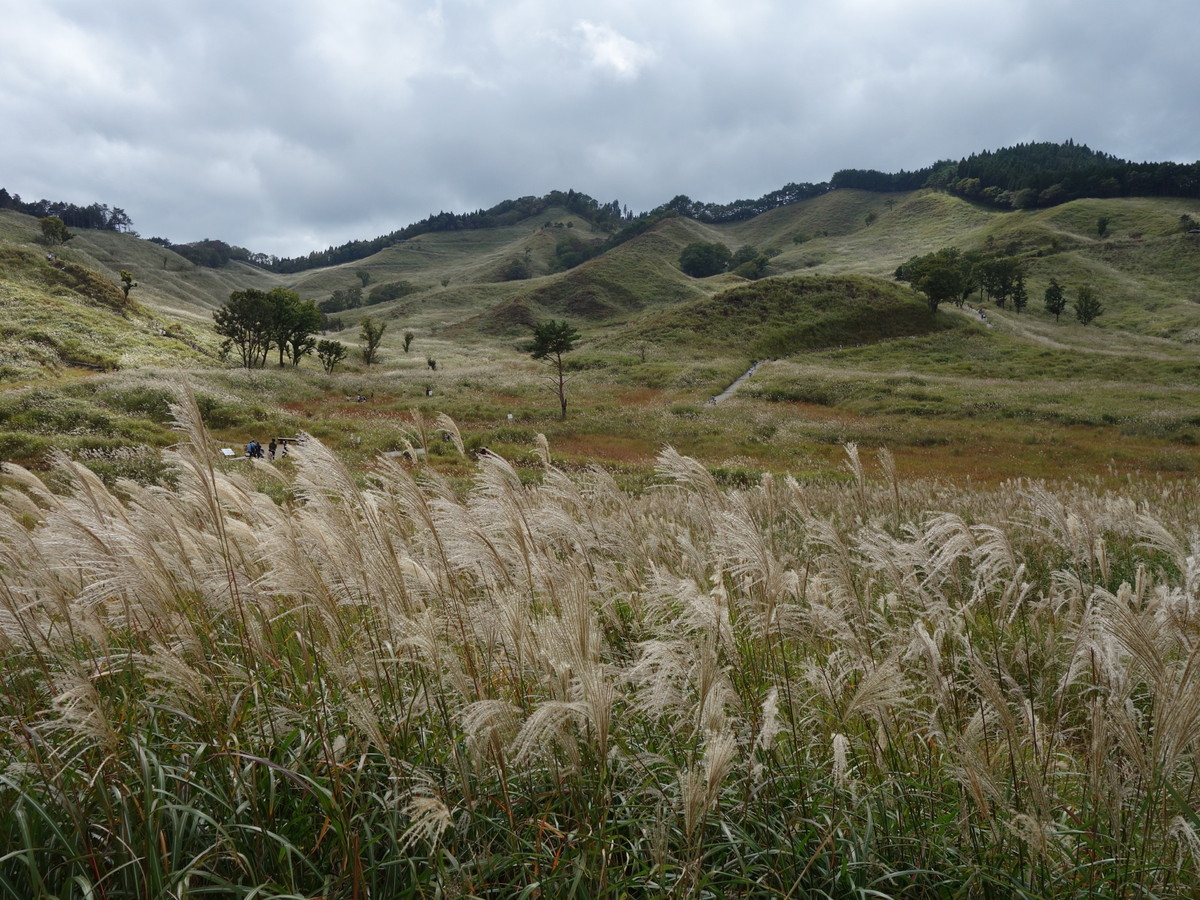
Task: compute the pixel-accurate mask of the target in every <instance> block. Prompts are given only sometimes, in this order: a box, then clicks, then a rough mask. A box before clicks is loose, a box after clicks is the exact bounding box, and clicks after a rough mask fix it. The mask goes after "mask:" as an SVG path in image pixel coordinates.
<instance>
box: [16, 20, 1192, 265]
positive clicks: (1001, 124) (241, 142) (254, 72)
mask: <svg viewBox="0 0 1200 900" xmlns="http://www.w3.org/2000/svg"><path fill="white" fill-rule="evenodd" d="M0 21H3V22H4V23H5V32H6V40H5V48H6V52H5V54H4V55H3V56H0V122H3V123H4V127H3V128H2V129H0V185H3V186H4V187H6V188H8V189H9V190H10V191H13V192H17V193H20V194H21V195H22V196H23V197H24V198H26V199H37V198H40V197H47V198H50V199H61V200H69V201H72V202H77V203H90V202H95V201H98V202H106V203H110V204H114V205H118V206H121V207H123V208H124V209H125V210H126V211H127V212H128V213H129V214H130V215H131V216H132V217H133V219H134V222H135V225H136V227H137V228H138V230H139V231H140V232H141V233H142V234H144V235H163V236H166V237H170V238H171V239H172V240H195V239H198V238H201V237H219V238H221V239H223V240H227V241H230V242H232V243H236V244H241V245H243V246H247V247H250V248H251V249H254V250H261V251H265V252H269V253H278V254H281V255H291V254H300V253H306V252H308V251H309V250H312V249H318V248H322V247H324V246H327V245H329V244H338V243H341V242H343V241H346V240H350V239H354V238H369V237H374V236H375V235H377V234H380V233H383V232H386V231H389V230H392V229H394V228H399V227H402V226H404V225H407V224H409V223H411V222H413V221H416V220H418V219H421V218H423V217H425V216H426V215H428V214H430V213H434V212H438V211H440V210H454V211H466V210H470V209H476V208H479V207H487V206H491V205H492V204H494V203H497V202H499V201H500V200H504V199H507V198H510V197H517V196H521V195H524V194H541V193H544V192H546V191H548V190H552V189H563V190H565V189H567V188H574V189H576V190H581V191H585V192H587V193H589V194H591V195H593V196H595V197H597V198H598V199H601V200H604V201H608V200H613V199H619V200H621V201H622V202H623V203H625V204H627V205H628V206H630V207H631V208H633V209H635V210H644V209H649V208H651V207H653V206H656V205H657V204H659V203H662V202H665V201H666V200H668V199H670V198H671V197H673V196H674V195H676V194H679V193H685V194H688V195H689V196H691V197H693V198H695V199H700V200H708V201H716V202H724V201H729V200H733V199H737V198H740V197H754V196H758V195H761V194H763V193H765V192H767V191H770V190H773V189H775V188H777V187H780V186H781V185H783V184H784V183H786V182H789V181H821V180H824V179H826V178H828V177H829V176H830V175H831V174H832V173H833V172H834V171H835V170H836V169H839V168H845V167H864V168H865V167H870V168H881V169H888V170H892V169H898V168H909V169H911V168H917V167H920V166H923V165H926V164H928V163H931V162H933V161H935V160H937V159H940V158H947V157H949V158H957V157H959V156H963V155H967V154H969V153H971V152H974V151H977V150H985V149H994V148H996V147H1001V146H1006V145H1010V144H1012V143H1015V142H1018V141H1029V140H1064V139H1066V138H1068V137H1072V138H1074V139H1075V140H1077V141H1082V142H1085V143H1087V144H1089V145H1090V146H1092V147H1093V148H1096V149H1101V150H1105V151H1108V152H1111V153H1114V154H1116V155H1118V156H1122V157H1126V158H1130V159H1135V160H1143V159H1152V160H1176V161H1182V162H1192V161H1195V160H1196V159H1197V158H1198V157H1200V150H1198V149H1197V148H1198V147H1200V142H1198V140H1197V138H1198V132H1200V116H1198V115H1197V112H1198V109H1197V107H1198V105H1200V101H1198V100H1197V95H1196V91H1195V84H1196V82H1197V75H1198V74H1200V71H1198V70H1200V66H1198V64H1197V62H1196V54H1195V52H1194V48H1193V46H1192V44H1193V39H1192V35H1194V34H1195V33H1196V31H1197V27H1196V26H1197V25H1200V7H1197V6H1196V5H1195V4H1194V2H1192V0H1147V2H1144V3H1141V4H1128V3H1124V2H1115V0H1092V2H1084V0H1041V2H1037V3H1034V2H1032V0H1009V2H998V0H994V2H979V3H969V4H968V3H962V2H958V0H953V2H952V0H838V2H833V0H825V2H817V0H686V2H685V0H658V2H656V3H654V4H646V3H643V2H635V0H592V2H588V3H583V2H578V0H440V2H437V0H342V2H340V3H338V4H330V3H326V2H319V0H292V2H288V3H284V2H281V0H265V2H255V3H245V2H242V3H233V2H228V0H219V2H208V3H204V4H200V3H177V4H169V3H168V4H165V3H161V2H149V0H109V2H106V3H103V4H97V3H94V2H91V0H42V2H38V3H29V2H27V0H0Z"/></svg>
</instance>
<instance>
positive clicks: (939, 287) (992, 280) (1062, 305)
mask: <svg viewBox="0 0 1200 900" xmlns="http://www.w3.org/2000/svg"><path fill="white" fill-rule="evenodd" d="M1026 274H1027V268H1026V265H1025V261H1024V260H1023V259H1021V258H1020V257H1018V256H1002V255H1001V256H995V255H993V256H989V255H987V254H984V253H980V252H978V251H974V250H968V251H962V250H959V249H957V248H955V247H943V248H942V249H940V250H935V251H934V252H932V253H926V254H925V255H923V256H914V257H912V258H911V259H909V260H908V261H907V262H904V263H901V264H900V266H898V267H897V269H896V272H895V277H896V280H897V281H904V282H907V283H908V284H911V285H912V286H913V287H914V288H916V289H917V290H918V291H920V292H921V293H923V294H924V295H925V299H926V301H927V302H928V303H929V310H930V312H937V309H938V306H940V305H941V304H942V303H954V304H956V305H957V306H958V307H960V308H961V307H962V305H963V304H964V303H966V302H967V299H968V298H969V297H970V296H971V295H972V294H973V293H975V292H976V291H979V294H980V298H981V299H982V300H985V301H986V300H991V301H992V302H993V303H995V304H996V305H997V306H999V307H1000V308H1002V309H1003V308H1004V307H1005V306H1006V305H1007V304H1008V303H1009V302H1011V303H1012V308H1013V309H1014V310H1016V311H1017V312H1018V313H1020V312H1023V311H1024V310H1025V308H1026V307H1027V306H1028V305H1029V291H1028V289H1027V287H1026V285H1025V277H1026ZM1044 303H1045V308H1046V312H1048V313H1050V314H1051V315H1053V316H1054V319H1055V321H1058V318H1059V316H1060V315H1061V314H1062V312H1063V310H1064V309H1066V293H1065V291H1064V290H1063V288H1062V285H1060V284H1059V283H1058V281H1057V280H1056V279H1054V278H1051V279H1050V284H1049V286H1048V287H1047V288H1046V293H1045V297H1044ZM1073 309H1074V312H1075V318H1076V319H1078V320H1079V321H1080V322H1082V323H1083V324H1084V325H1087V324H1089V323H1090V322H1092V321H1093V320H1094V319H1095V318H1096V317H1097V316H1099V315H1100V313H1101V312H1102V311H1103V308H1102V306H1101V303H1100V300H1099V298H1098V297H1097V295H1096V291H1095V290H1094V289H1093V288H1092V287H1090V286H1087V285H1085V286H1083V287H1080V288H1079V289H1078V292H1077V295H1076V298H1075V302H1074V305H1073Z"/></svg>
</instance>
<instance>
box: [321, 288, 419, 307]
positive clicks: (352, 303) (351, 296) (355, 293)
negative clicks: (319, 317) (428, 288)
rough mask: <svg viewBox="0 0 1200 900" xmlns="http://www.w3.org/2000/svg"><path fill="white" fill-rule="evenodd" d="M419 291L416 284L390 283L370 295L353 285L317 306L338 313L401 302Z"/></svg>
mask: <svg viewBox="0 0 1200 900" xmlns="http://www.w3.org/2000/svg"><path fill="white" fill-rule="evenodd" d="M416 290H418V288H417V286H416V285H415V284H412V283H411V282H408V281H389V282H386V283H384V284H379V285H376V286H375V287H373V288H371V291H370V293H368V294H364V293H363V289H362V286H361V285H357V284H355V285H351V286H350V287H348V288H338V289H337V290H335V291H334V292H333V293H332V294H330V295H329V297H328V299H325V300H322V301H321V302H320V303H318V304H317V308H318V309H319V310H321V312H324V313H336V312H341V311H342V310H346V309H358V308H359V307H361V306H374V305H375V304H376V303H386V302H387V301H389V300H399V299H400V298H401V297H406V296H408V295H409V294H411V293H414V292H415V291H416Z"/></svg>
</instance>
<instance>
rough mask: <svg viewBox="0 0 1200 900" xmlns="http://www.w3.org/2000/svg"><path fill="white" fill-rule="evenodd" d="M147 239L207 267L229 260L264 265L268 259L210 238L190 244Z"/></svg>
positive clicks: (214, 266)
mask: <svg viewBox="0 0 1200 900" xmlns="http://www.w3.org/2000/svg"><path fill="white" fill-rule="evenodd" d="M149 241H150V242H151V243H152V244H158V246H160V247H165V248H166V249H167V250H170V251H172V252H174V253H177V254H179V255H180V256H182V257H183V258H184V259H186V260H187V261H188V262H190V263H192V264H193V265H197V266H204V267H205V268H208V269H219V268H221V266H224V265H226V264H228V263H229V262H231V261H236V262H244V263H250V264H251V265H254V266H265V265H266V263H267V262H268V261H269V260H270V257H268V256H267V255H266V254H264V253H251V252H250V251H249V250H247V249H246V248H245V247H235V246H233V245H231V244H227V243H225V242H224V241H216V240H213V239H211V238H205V239H204V240H202V241H192V242H191V243H190V244H175V243H172V242H171V241H169V240H167V239H166V238H163V237H152V238H149Z"/></svg>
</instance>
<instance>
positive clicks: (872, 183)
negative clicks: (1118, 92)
mask: <svg viewBox="0 0 1200 900" xmlns="http://www.w3.org/2000/svg"><path fill="white" fill-rule="evenodd" d="M830 185H831V186H832V187H833V188H857V189H859V190H865V191H913V190H917V189H918V188H933V189H935V190H943V191H946V192H948V193H951V194H954V195H956V196H959V197H962V198H963V199H965V200H970V201H973V202H978V203H984V204H986V205H989V206H993V207H997V208H1000V209H1032V208H1037V207H1047V206H1057V205H1058V204H1060V203H1066V202H1067V201H1069V200H1078V199H1080V198H1083V197H1102V198H1103V197H1153V196H1163V197H1200V162H1195V163H1190V164H1183V163H1172V162H1165V163H1150V162H1143V163H1133V162H1129V161H1127V160H1123V159H1118V158H1117V157H1115V156H1112V155H1111V154H1108V153H1101V152H1100V151H1097V150H1092V149H1090V148H1088V147H1087V146H1086V145H1085V144H1076V143H1075V142H1074V141H1072V140H1068V141H1066V143H1063V144H1056V143H1050V142H1041V143H1029V144H1017V145H1016V146H1015V147H1006V148H1003V149H1000V150H996V151H985V152H983V153H973V154H971V155H970V156H968V157H967V158H965V159H962V160H959V161H958V162H954V161H953V160H942V161H940V162H936V163H934V164H933V165H931V166H926V167H925V168H923V169H918V170H916V171H914V172H907V171H903V170H902V171H900V172H893V173H886V172H879V171H876V170H873V169H842V170H841V171H839V172H836V173H835V174H834V176H833V179H832V180H831V182H830Z"/></svg>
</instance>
